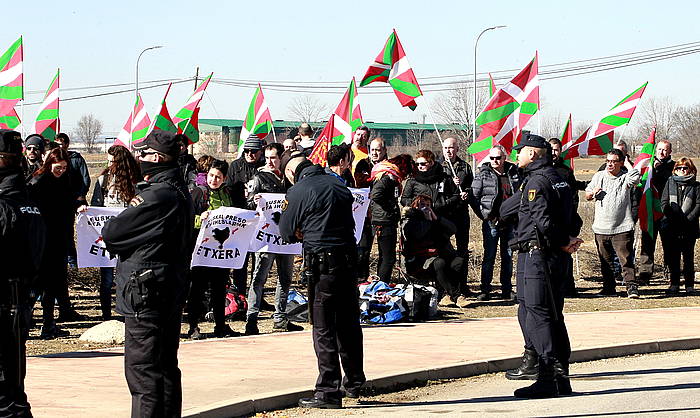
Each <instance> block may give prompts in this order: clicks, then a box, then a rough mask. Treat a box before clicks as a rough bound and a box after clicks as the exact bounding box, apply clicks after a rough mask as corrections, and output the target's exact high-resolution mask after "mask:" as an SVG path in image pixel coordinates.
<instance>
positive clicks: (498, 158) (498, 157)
mask: <svg viewBox="0 0 700 418" xmlns="http://www.w3.org/2000/svg"><path fill="white" fill-rule="evenodd" d="M489 158H490V159H491V161H499V160H500V159H501V158H503V156H502V155H499V156H496V157H494V156H489Z"/></svg>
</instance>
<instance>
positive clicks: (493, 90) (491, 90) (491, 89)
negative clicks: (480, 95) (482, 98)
mask: <svg viewBox="0 0 700 418" xmlns="http://www.w3.org/2000/svg"><path fill="white" fill-rule="evenodd" d="M496 90H498V89H497V88H496V83H494V82H493V77H492V76H491V73H489V97H493V94H494V93H496Z"/></svg>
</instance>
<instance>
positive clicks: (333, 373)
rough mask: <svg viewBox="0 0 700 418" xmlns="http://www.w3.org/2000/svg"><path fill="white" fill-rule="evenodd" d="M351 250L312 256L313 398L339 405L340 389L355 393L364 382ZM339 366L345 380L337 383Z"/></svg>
mask: <svg viewBox="0 0 700 418" xmlns="http://www.w3.org/2000/svg"><path fill="white" fill-rule="evenodd" d="M356 255H357V252H356V250H355V248H354V247H350V248H346V249H329V250H327V251H320V252H317V253H315V254H313V255H312V256H311V257H312V264H311V265H312V272H313V279H312V280H313V283H310V286H311V289H310V290H311V293H312V295H310V296H311V298H312V308H311V318H312V323H313V342H314V350H315V352H316V359H317V361H318V379H317V380H316V389H315V393H314V396H315V397H316V398H319V399H322V400H325V401H331V402H339V401H340V400H341V399H342V397H343V391H342V389H341V384H342V388H343V389H344V390H345V391H347V392H351V393H357V392H358V391H359V390H360V387H361V386H362V385H363V384H364V383H365V380H366V379H365V374H364V367H363V354H362V328H361V326H360V307H359V295H358V290H357V280H356V273H355V266H356V265H357V263H356V260H357V258H356ZM341 364H342V367H343V371H344V372H345V377H343V378H342V381H341V369H340V366H341Z"/></svg>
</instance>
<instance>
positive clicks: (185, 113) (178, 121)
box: [173, 73, 214, 144]
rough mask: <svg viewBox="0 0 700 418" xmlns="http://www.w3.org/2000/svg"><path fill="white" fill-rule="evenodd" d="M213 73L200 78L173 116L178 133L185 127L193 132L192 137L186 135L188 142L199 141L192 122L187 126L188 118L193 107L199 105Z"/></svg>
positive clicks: (193, 109)
mask: <svg viewBox="0 0 700 418" xmlns="http://www.w3.org/2000/svg"><path fill="white" fill-rule="evenodd" d="M213 75H214V73H211V74H209V75H208V76H207V77H206V78H205V79H204V80H202V82H201V83H200V84H199V86H197V89H195V91H194V93H192V95H191V96H190V98H189V99H187V103H185V105H184V106H183V107H182V109H180V111H179V112H177V113H176V114H175V116H174V117H173V123H174V124H175V125H177V131H178V133H183V132H184V131H185V128H188V131H189V132H191V133H193V134H194V135H193V136H192V137H190V136H189V135H188V139H189V143H190V144H193V143H195V142H197V141H199V132H197V133H196V134H195V133H194V132H193V131H192V126H194V124H191V125H192V126H189V127H188V126H187V125H188V124H190V122H189V119H190V118H191V117H192V115H193V114H194V111H195V109H197V108H198V107H199V102H201V101H202V97H204V92H205V90H206V89H207V86H208V85H209V81H210V80H211V77H212V76H213Z"/></svg>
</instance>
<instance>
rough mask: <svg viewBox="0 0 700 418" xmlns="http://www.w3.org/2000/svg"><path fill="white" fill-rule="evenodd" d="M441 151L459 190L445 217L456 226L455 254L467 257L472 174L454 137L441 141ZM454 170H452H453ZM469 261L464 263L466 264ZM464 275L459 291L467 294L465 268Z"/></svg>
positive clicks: (443, 165) (448, 173) (445, 167)
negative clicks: (457, 198)
mask: <svg viewBox="0 0 700 418" xmlns="http://www.w3.org/2000/svg"><path fill="white" fill-rule="evenodd" d="M442 153H443V156H444V160H443V162H442V167H443V168H444V169H445V173H446V174H447V176H448V177H450V178H451V179H452V182H453V183H454V184H455V188H456V189H458V190H459V197H460V200H459V202H458V203H457V204H456V205H455V207H454V208H452V210H451V212H449V213H448V215H447V219H449V220H450V221H452V223H454V224H455V226H456V227H457V230H456V232H455V241H456V244H457V256H458V257H463V258H464V259H465V260H468V259H469V203H470V201H471V202H472V203H473V200H474V199H473V198H472V196H471V187H472V181H473V180H474V174H473V173H472V168H471V167H470V166H469V164H467V162H465V161H464V160H463V159H461V158H459V156H458V154H459V141H457V139H456V138H453V137H448V138H445V139H444V140H443V141H442ZM453 170H454V171H453ZM468 264H469V263H465V266H467V265H468ZM464 273H465V274H464V277H462V278H460V283H459V285H460V292H461V293H462V295H464V296H467V295H469V293H470V292H469V286H468V285H467V278H468V277H469V275H468V273H467V269H466V268H465V269H464Z"/></svg>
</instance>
